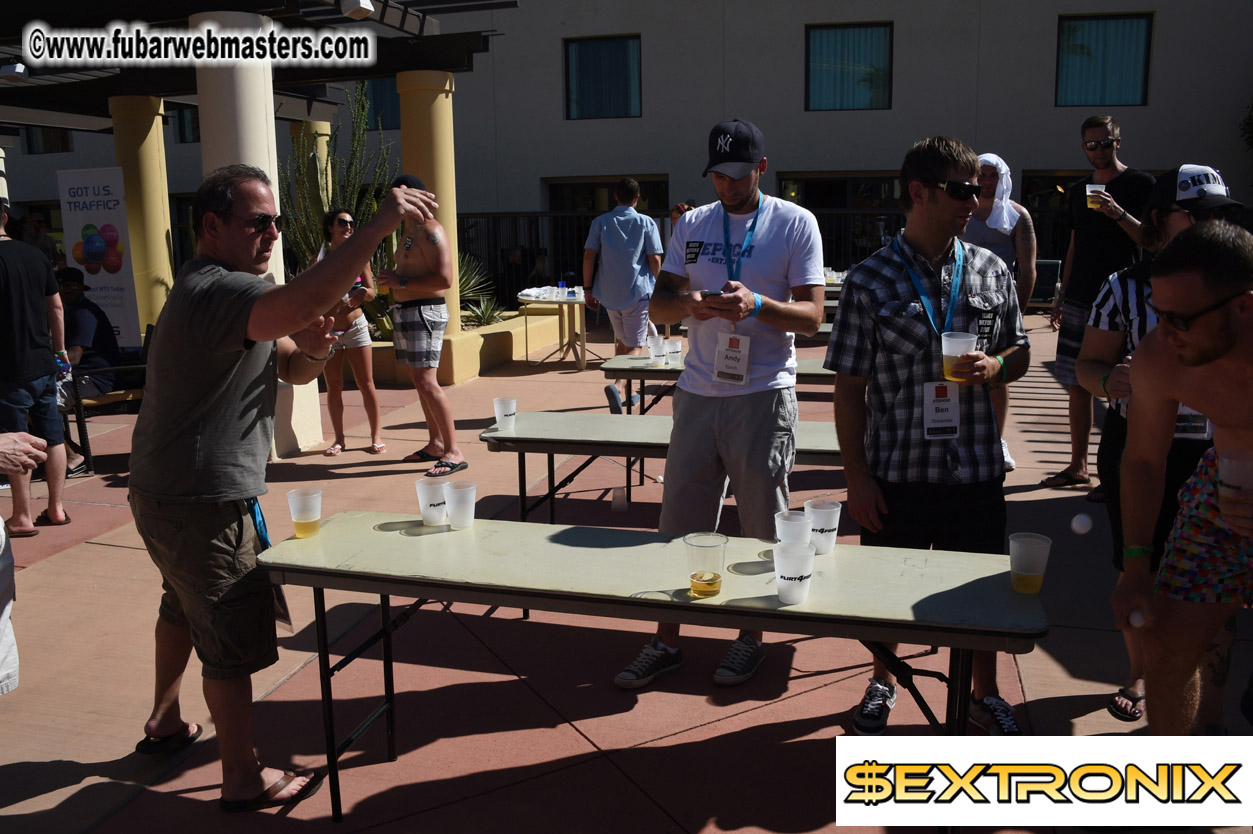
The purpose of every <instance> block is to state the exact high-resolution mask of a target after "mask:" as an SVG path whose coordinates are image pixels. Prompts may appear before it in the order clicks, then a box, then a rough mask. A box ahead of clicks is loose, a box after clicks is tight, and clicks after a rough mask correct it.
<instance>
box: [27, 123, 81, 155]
mask: <svg viewBox="0 0 1253 834" xmlns="http://www.w3.org/2000/svg"><path fill="white" fill-rule="evenodd" d="M25 132H26V153H28V154H37V153H69V152H70V151H72V150H74V142H73V141H72V140H71V139H70V131H69V130H67V129H66V128H63V127H28V128H26V131H25Z"/></svg>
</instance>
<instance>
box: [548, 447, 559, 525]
mask: <svg viewBox="0 0 1253 834" xmlns="http://www.w3.org/2000/svg"><path fill="white" fill-rule="evenodd" d="M556 483H557V480H556V478H555V476H554V474H553V454H552V452H549V453H548V523H549V524H556V523H557V487H556V486H555V484H556Z"/></svg>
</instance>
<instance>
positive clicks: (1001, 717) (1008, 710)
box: [970, 695, 1023, 736]
mask: <svg viewBox="0 0 1253 834" xmlns="http://www.w3.org/2000/svg"><path fill="white" fill-rule="evenodd" d="M970 723H971V724H974V725H975V726H977V727H982V728H983V729H984V730H985V731H987V734H988V735H990V736H1020V735H1022V734H1023V733H1022V730H1021V729H1019V727H1018V722H1017V721H1015V720H1014V708H1013V707H1011V706H1010V705H1009V703H1008V702H1006V700H1005V699H1004V698H1002V697H1001V696H999V695H989V696H987V697H986V698H984V699H983V700H982V701H976V700H974V698H973V697H972V698H971V699H970Z"/></svg>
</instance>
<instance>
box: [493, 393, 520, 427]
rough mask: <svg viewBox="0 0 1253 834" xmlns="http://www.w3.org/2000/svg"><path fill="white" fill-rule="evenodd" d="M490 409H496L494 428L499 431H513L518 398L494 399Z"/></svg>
mask: <svg viewBox="0 0 1253 834" xmlns="http://www.w3.org/2000/svg"><path fill="white" fill-rule="evenodd" d="M492 407H493V408H495V409H496V428H498V429H500V430H501V431H510V430H511V429H513V421H514V418H515V417H517V416H518V398H517V397H496V398H495V399H494V400H492Z"/></svg>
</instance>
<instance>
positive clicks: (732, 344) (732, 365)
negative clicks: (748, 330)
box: [714, 332, 752, 385]
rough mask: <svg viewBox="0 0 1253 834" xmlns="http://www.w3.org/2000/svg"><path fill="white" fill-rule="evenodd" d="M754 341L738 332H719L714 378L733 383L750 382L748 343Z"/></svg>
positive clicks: (742, 383) (743, 383)
mask: <svg viewBox="0 0 1253 834" xmlns="http://www.w3.org/2000/svg"><path fill="white" fill-rule="evenodd" d="M750 341H752V340H751V339H749V338H748V337H747V336H741V335H740V334H738V333H726V332H723V333H719V334H718V352H717V354H716V355H715V356H714V379H716V380H717V381H718V382H728V383H730V384H732V385H747V384H748V345H749V342H750Z"/></svg>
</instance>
